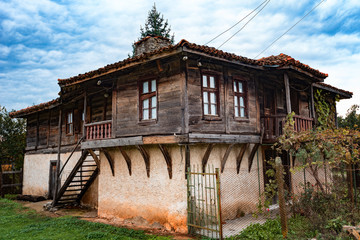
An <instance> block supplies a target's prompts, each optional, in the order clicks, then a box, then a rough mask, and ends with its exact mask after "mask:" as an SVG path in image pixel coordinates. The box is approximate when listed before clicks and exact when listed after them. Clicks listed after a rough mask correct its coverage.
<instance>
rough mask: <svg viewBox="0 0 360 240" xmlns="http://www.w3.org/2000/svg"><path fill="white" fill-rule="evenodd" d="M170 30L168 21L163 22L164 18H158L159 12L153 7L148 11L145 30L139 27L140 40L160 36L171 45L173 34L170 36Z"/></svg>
mask: <svg viewBox="0 0 360 240" xmlns="http://www.w3.org/2000/svg"><path fill="white" fill-rule="evenodd" d="M170 31H171V28H170V26H169V23H168V20H167V19H166V20H164V16H163V15H161V16H160V12H158V11H157V10H156V6H155V3H154V6H153V7H152V9H151V10H150V11H149V15H148V17H147V21H146V23H145V30H144V28H143V27H142V26H140V34H141V36H140V39H141V38H144V37H146V36H149V35H153V36H161V37H166V38H168V39H170V41H171V43H172V44H173V43H174V34H173V35H172V36H170Z"/></svg>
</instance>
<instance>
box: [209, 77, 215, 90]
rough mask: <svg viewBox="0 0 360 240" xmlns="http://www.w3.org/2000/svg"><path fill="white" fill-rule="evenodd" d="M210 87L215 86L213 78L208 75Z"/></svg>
mask: <svg viewBox="0 0 360 240" xmlns="http://www.w3.org/2000/svg"><path fill="white" fill-rule="evenodd" d="M210 88H215V78H214V77H212V76H210Z"/></svg>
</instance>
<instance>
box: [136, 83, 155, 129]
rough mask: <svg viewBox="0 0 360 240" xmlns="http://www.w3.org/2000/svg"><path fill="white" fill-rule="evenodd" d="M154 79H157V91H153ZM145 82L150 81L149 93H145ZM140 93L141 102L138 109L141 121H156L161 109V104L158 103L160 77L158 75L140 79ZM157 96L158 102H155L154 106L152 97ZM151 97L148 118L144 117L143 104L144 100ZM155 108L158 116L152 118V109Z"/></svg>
mask: <svg viewBox="0 0 360 240" xmlns="http://www.w3.org/2000/svg"><path fill="white" fill-rule="evenodd" d="M152 81H155V91H151V87H152V84H151V83H152ZM144 82H148V89H149V92H147V93H143V86H144ZM138 94H139V104H138V111H139V122H141V123H146V122H156V121H157V119H158V109H159V104H158V79H157V78H156V77H148V78H146V79H142V80H140V81H138ZM154 96H155V98H156V103H155V107H153V106H152V98H153V97H154ZM146 99H149V104H148V108H147V109H148V111H149V113H148V114H149V118H148V119H144V115H143V113H144V112H143V110H144V107H143V104H144V100H146ZM154 108H155V111H156V117H155V118H152V117H153V116H152V109H154Z"/></svg>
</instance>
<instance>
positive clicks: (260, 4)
mask: <svg viewBox="0 0 360 240" xmlns="http://www.w3.org/2000/svg"><path fill="white" fill-rule="evenodd" d="M267 1H270V0H265V1H263V2H262V3H261V4H260V5H259V6H257V7H256V8H255V9H254V10H252V11H251V12H250V13H249V14H248V15H246V16H245V17H243V18H242V19H241V20H240V21H238V22H237V23H235V24H234V25H232V26H231V27H230V28H228V29H227V30H225V31H223V32H222V33H220V34H219V35H217V36H216V37H214V38H213V39H211V40H210V41H208V42H207V43H205V45H208V44H209V43H211V42H212V41H214V40H215V39H217V38H218V37H220V36H221V35H223V34H224V33H226V32H228V31H230V30H231V29H233V28H234V27H235V26H236V25H238V24H239V23H241V22H242V21H243V20H244V19H245V18H247V17H248V16H249V15H251V14H252V13H253V12H255V11H256V10H257V9H258V8H259V7H261V6H262V5H263V4H264V3H265V2H267Z"/></svg>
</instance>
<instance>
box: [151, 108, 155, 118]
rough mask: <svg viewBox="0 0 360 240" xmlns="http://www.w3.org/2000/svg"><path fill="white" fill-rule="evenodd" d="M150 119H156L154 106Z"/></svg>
mask: <svg viewBox="0 0 360 240" xmlns="http://www.w3.org/2000/svg"><path fill="white" fill-rule="evenodd" d="M151 119H156V108H152V109H151Z"/></svg>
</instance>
